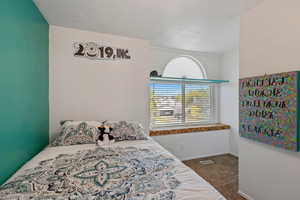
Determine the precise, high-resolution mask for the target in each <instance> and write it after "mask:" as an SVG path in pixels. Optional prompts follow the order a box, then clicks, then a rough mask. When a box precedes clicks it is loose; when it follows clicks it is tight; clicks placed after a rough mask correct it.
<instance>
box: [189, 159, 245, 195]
mask: <svg viewBox="0 0 300 200" xmlns="http://www.w3.org/2000/svg"><path fill="white" fill-rule="evenodd" d="M211 161H212V162H211ZM183 163H184V164H185V165H187V166H188V167H190V168H191V169H193V170H194V171H195V172H196V173H197V174H199V175H200V176H201V177H203V178H204V179H205V180H206V181H207V182H209V183H210V184H211V185H213V186H214V187H215V188H216V189H217V190H218V191H219V192H220V193H221V194H222V195H223V196H224V197H225V198H226V199H228V200H246V199H245V198H243V197H242V196H240V195H239V194H238V158H236V157H234V156H232V155H229V154H225V155H220V156H212V157H207V158H199V159H193V160H187V161H184V162H183Z"/></svg>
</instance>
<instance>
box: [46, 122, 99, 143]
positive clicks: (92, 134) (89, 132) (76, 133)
mask: <svg viewBox="0 0 300 200" xmlns="http://www.w3.org/2000/svg"><path fill="white" fill-rule="evenodd" d="M100 125H101V123H100V122H93V121H86V122H85V121H70V120H69V121H62V122H61V132H60V135H59V136H58V137H57V138H56V139H55V140H54V141H53V142H52V143H51V146H68V145H76V144H94V143H96V140H97V137H98V131H97V126H100Z"/></svg>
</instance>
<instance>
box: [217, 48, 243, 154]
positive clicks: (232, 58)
mask: <svg viewBox="0 0 300 200" xmlns="http://www.w3.org/2000/svg"><path fill="white" fill-rule="evenodd" d="M221 77H222V79H224V80H229V83H226V84H223V85H222V87H221V90H220V91H221V94H220V99H221V107H220V109H221V110H220V119H221V122H222V123H225V124H228V125H230V126H231V130H230V135H229V145H230V150H229V151H230V153H231V154H233V155H235V156H238V141H239V127H238V126H239V121H238V120H239V114H238V112H239V101H238V99H239V85H238V84H239V83H238V77H239V50H238V49H234V50H231V51H228V52H225V53H224V54H223V57H222V69H221Z"/></svg>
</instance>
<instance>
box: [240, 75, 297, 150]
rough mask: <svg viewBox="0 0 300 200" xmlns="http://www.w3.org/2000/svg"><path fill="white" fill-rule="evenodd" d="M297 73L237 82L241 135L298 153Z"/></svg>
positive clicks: (245, 79)
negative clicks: (238, 87) (238, 86)
mask: <svg viewBox="0 0 300 200" xmlns="http://www.w3.org/2000/svg"><path fill="white" fill-rule="evenodd" d="M299 75H300V73H299V72H286V73H280V74H272V75H265V76H258V77H252V78H244V79H240V82H239V84H240V135H241V136H242V137H245V138H248V139H252V140H256V141H259V142H263V143H266V144H270V145H273V146H276V147H280V148H284V149H287V150H291V151H299V146H300V145H299V131H300V130H299V127H300V125H299V112H300V110H299V109H298V108H299V93H298V89H299Z"/></svg>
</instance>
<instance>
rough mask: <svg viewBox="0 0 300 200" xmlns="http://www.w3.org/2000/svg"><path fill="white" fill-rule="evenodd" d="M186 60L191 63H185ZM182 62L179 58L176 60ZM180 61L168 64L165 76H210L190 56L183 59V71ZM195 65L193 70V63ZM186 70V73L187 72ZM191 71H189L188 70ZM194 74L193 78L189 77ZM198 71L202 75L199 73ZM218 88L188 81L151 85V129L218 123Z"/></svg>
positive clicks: (153, 83) (159, 82)
mask: <svg viewBox="0 0 300 200" xmlns="http://www.w3.org/2000/svg"><path fill="white" fill-rule="evenodd" d="M181 58H184V59H186V60H188V62H183V60H184V59H181ZM176 59H178V58H176ZM176 59H174V60H172V61H171V62H170V63H171V64H172V65H173V66H175V67H174V68H175V69H176V68H177V70H174V69H170V67H172V65H170V63H169V64H168V65H167V67H166V69H165V72H166V71H167V72H168V73H167V76H166V75H165V74H166V73H165V72H164V73H163V76H164V77H175V76H173V75H172V73H170V72H171V71H172V70H174V74H175V75H176V77H180V78H181V77H187V78H199V77H200V78H202V79H203V78H204V77H206V74H205V73H203V72H205V71H204V70H203V69H201V68H200V67H202V66H199V64H198V63H196V62H195V61H194V60H193V59H191V58H187V57H180V60H179V62H180V66H181V69H180V70H178V67H179V65H178V62H176ZM191 63H192V64H193V66H192V67H191V65H190V64H191ZM195 67H196V69H195ZM182 68H183V69H184V70H183V69H182ZM186 69H189V70H186ZM191 71H192V75H193V77H190V76H189V73H190V72H191ZM195 72H197V73H198V74H195ZM217 90H218V87H217V85H215V84H208V83H205V84H203V83H198V82H194V81H189V80H188V79H186V80H182V79H180V80H178V81H177V80H168V79H166V80H160V81H159V80H156V81H152V83H151V84H150V114H151V128H158V127H164V126H188V125H199V124H211V123H217V113H216V105H217V103H216V98H215V97H216V95H215V94H216V92H217Z"/></svg>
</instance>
